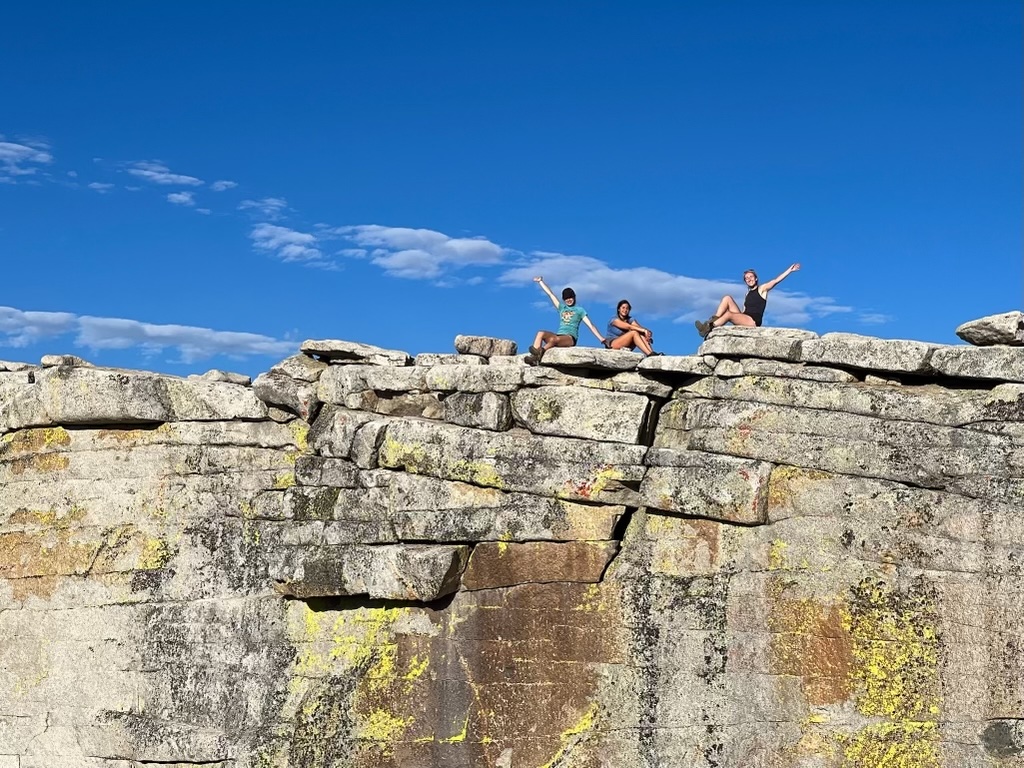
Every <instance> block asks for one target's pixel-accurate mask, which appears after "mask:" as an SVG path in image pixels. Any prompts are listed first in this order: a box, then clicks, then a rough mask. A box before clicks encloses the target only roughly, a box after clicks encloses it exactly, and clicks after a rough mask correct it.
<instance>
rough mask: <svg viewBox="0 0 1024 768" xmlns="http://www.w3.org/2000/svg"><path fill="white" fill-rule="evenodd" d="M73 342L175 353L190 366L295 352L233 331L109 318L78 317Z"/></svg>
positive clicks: (280, 343) (292, 344)
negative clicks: (219, 359)
mask: <svg viewBox="0 0 1024 768" xmlns="http://www.w3.org/2000/svg"><path fill="white" fill-rule="evenodd" d="M76 342H77V343H79V344H81V345H83V346H86V347H89V348H90V349H130V348H133V347H138V348H140V349H142V350H144V351H146V352H149V353H153V352H161V351H163V350H165V349H174V350H177V351H178V353H179V354H180V355H181V359H182V361H183V362H186V363H191V362H195V361H196V360H202V359H204V358H207V357H212V356H213V355H227V356H229V357H248V356H251V355H276V356H280V355H288V354H291V353H293V352H295V350H296V344H295V342H293V341H281V340H279V339H274V338H271V337H270V336H261V335H259V334H255V333H240V332H236V331H214V330H211V329H210V328H198V327H195V326H190V325H154V324H152V323H142V322H139V321H137V320H125V319H121V318H113V317H88V316H86V317H81V318H79V327H78V337H77V339H76Z"/></svg>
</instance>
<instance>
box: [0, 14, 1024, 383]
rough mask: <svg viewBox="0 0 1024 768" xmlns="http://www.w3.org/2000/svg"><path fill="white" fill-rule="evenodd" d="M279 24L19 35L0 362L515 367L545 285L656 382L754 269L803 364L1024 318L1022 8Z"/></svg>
mask: <svg viewBox="0 0 1024 768" xmlns="http://www.w3.org/2000/svg"><path fill="white" fill-rule="evenodd" d="M290 5H291V6H292V7H286V4H284V3H269V2H260V1H259V0H255V1H253V2H248V3H245V4H240V3H208V2H203V3H199V2H192V1H190V0H179V1H178V2H174V3H168V2H159V1H157V2H147V3H136V2H106V3H66V2H61V3H55V2H51V1H49V0H42V1H41V2H36V3H33V4H27V3H22V4H16V5H14V6H12V7H10V8H7V9H5V11H4V22H5V24H4V26H5V28H6V31H5V34H4V42H3V44H2V46H0V93H2V94H3V97H2V105H3V106H2V108H0V258H2V260H3V265H4V274H5V277H6V279H5V280H4V281H3V293H2V294H0V360H23V361H28V362H37V361H38V358H39V357H40V356H41V355H43V354H49V353H71V354H78V355H81V356H83V357H85V358H86V359H88V360H90V361H92V362H94V363H97V364H101V365H112V366H123V367H132V368H146V369H151V370H159V371H166V372H169V373H175V374H186V373H191V372H201V371H204V370H207V369H209V368H224V369H229V370H235V371H241V372H245V373H250V374H252V375H255V374H256V373H259V372H260V371H263V370H266V369H267V368H269V367H270V365H272V364H273V363H274V362H276V361H277V360H280V359H282V358H284V357H286V356H287V355H289V354H291V353H293V352H294V351H295V350H297V348H298V345H299V344H300V343H301V341H302V340H303V339H307V338H340V339H349V340H353V341H362V342H366V343H373V344H378V345H380V346H385V347H392V348H399V349H404V350H407V351H409V352H413V353H417V352H426V351H431V352H446V351H452V349H453V347H452V340H453V339H454V337H455V335H456V334H459V333H467V334H481V335H493V336H499V337H503V338H514V339H516V340H517V341H518V342H519V344H520V347H521V348H525V346H526V345H527V344H528V343H529V342H530V340H531V339H532V336H533V333H534V332H535V331H536V330H537V329H539V328H553V325H554V323H555V320H556V317H555V313H554V310H553V308H552V307H551V306H550V304H549V303H545V301H546V300H544V297H543V296H542V295H541V293H540V291H539V290H538V288H537V287H536V286H535V285H534V284H533V282H532V280H531V278H532V277H533V275H535V274H542V275H544V277H545V279H546V280H547V281H548V282H549V283H550V284H551V285H552V287H554V288H556V289H559V288H561V287H562V286H564V285H567V284H568V285H572V286H573V287H574V288H575V289H576V291H577V293H578V295H579V299H580V304H581V305H582V306H584V307H586V308H587V309H588V311H589V313H590V315H591V316H592V318H593V320H594V321H595V323H596V324H597V325H598V326H599V327H603V326H604V324H605V323H606V322H607V319H608V318H610V317H611V316H612V314H613V312H614V305H615V303H616V301H617V300H618V299H620V298H628V299H629V300H630V301H631V302H632V304H633V308H634V313H635V315H636V316H637V317H638V318H639V319H640V320H641V321H642V322H644V323H646V324H648V325H651V326H653V328H654V330H655V341H656V347H657V348H660V349H661V350H663V351H665V352H667V353H674V354H689V353H692V352H693V351H694V350H695V349H696V348H697V346H698V344H699V341H700V339H699V337H698V336H697V334H696V332H695V331H694V329H693V320H694V319H695V318H702V317H706V315H707V314H708V313H709V311H710V309H711V308H712V307H713V305H714V304H715V303H716V302H717V299H718V298H719V297H720V296H721V295H722V294H723V293H727V292H728V293H732V294H733V295H735V296H736V297H737V299H739V300H742V291H743V286H742V283H741V274H742V272H743V270H744V269H747V268H750V267H752V268H755V269H757V270H758V272H759V273H760V275H761V278H762V280H767V279H770V278H771V277H774V276H775V275H777V274H778V273H780V272H781V271H782V270H784V269H785V268H786V267H787V266H788V265H789V264H790V263H792V262H794V261H799V262H801V263H802V265H803V268H802V269H801V271H800V272H798V273H796V274H794V275H792V276H791V277H790V278H788V279H787V280H786V281H785V282H784V283H783V284H782V285H781V286H780V287H779V288H777V289H776V290H775V291H773V292H772V294H771V296H770V299H769V302H768V311H767V313H766V316H765V322H766V324H770V325H785V326H796V327H802V328H808V329H810V330H813V331H816V332H819V333H824V332H828V331H849V332H854V333H864V334H870V335H876V336H881V337H886V338H911V339H920V340H925V341H935V342H944V343H955V342H957V341H958V340H957V339H956V337H955V335H954V333H953V330H954V328H955V327H956V326H957V325H958V324H959V323H961V322H963V321H965V320H969V319H973V318H976V317H980V316H982V315H986V314H993V313H996V312H1005V311H1009V310H1012V309H1019V308H1021V306H1022V303H1024V302H1022V294H1024V284H1022V241H1021V238H1022V221H1021V219H1022V215H1021V213H1022V181H1021V179H1022V158H1021V135H1022V98H1021V92H1022V74H1021V58H1022V43H1021V40H1022V10H1021V4H1020V3H1019V2H1017V0H982V1H981V2H962V1H960V0H957V1H956V2H944V1H943V0H917V1H903V2H900V1H898V0H897V1H890V2H880V1H878V2H876V1H874V0H858V1H857V2H828V3H822V2H818V1H817V0H807V2H786V1H785V0H782V1H780V2H771V3H765V2H732V1H729V0H724V1H721V0H706V1H705V2H677V3H669V2H660V3H653V2H651V3H624V2H619V3H612V2H583V1H582V0H580V1H579V2H539V1H537V2H533V1H532V0H528V1H525V2H517V3H481V2H472V3H470V2H445V3H412V2H375V3H361V4H356V3H328V2H305V3H294V4H290ZM581 342H582V343H585V344H590V345H594V344H596V340H595V339H593V338H591V337H589V336H588V337H586V338H584V337H581Z"/></svg>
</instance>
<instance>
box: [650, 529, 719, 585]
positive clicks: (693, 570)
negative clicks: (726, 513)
mask: <svg viewBox="0 0 1024 768" xmlns="http://www.w3.org/2000/svg"><path fill="white" fill-rule="evenodd" d="M721 529H722V526H721V524H720V523H717V522H715V521H712V520H690V519H686V518H679V517H670V516H667V515H656V514H650V513H649V514H648V515H647V518H646V521H645V525H644V533H645V534H646V536H647V537H648V538H650V539H651V541H652V544H651V547H652V558H651V566H652V568H654V569H655V571H656V572H658V573H664V574H668V575H671V576H692V575H694V574H703V573H711V572H712V571H714V570H716V569H717V567H718V558H719V534H720V533H721Z"/></svg>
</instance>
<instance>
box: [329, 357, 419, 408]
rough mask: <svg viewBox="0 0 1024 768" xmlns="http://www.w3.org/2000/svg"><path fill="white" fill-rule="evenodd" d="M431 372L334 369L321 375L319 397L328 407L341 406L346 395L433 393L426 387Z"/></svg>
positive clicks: (410, 368)
mask: <svg viewBox="0 0 1024 768" xmlns="http://www.w3.org/2000/svg"><path fill="white" fill-rule="evenodd" d="M429 370H431V369H430V368H424V367H422V366H421V367H416V366H408V367H405V368H394V367H387V366H375V365H332V366H330V367H328V369H327V370H326V371H324V372H323V373H322V374H320V380H319V381H318V382H317V390H316V391H317V397H319V398H320V400H322V401H323V402H325V403H334V404H335V405H341V404H342V403H344V402H345V397H346V396H347V395H351V394H357V393H360V392H365V391H367V390H373V391H375V392H378V393H380V392H403V393H404V392H422V391H424V390H427V389H432V387H427V386H426V372H427V371H429Z"/></svg>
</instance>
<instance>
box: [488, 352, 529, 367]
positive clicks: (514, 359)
mask: <svg viewBox="0 0 1024 768" xmlns="http://www.w3.org/2000/svg"><path fill="white" fill-rule="evenodd" d="M526 357H527V356H526V355H525V354H522V355H494V356H492V357H490V358H488V360H487V364H488V365H526Z"/></svg>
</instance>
